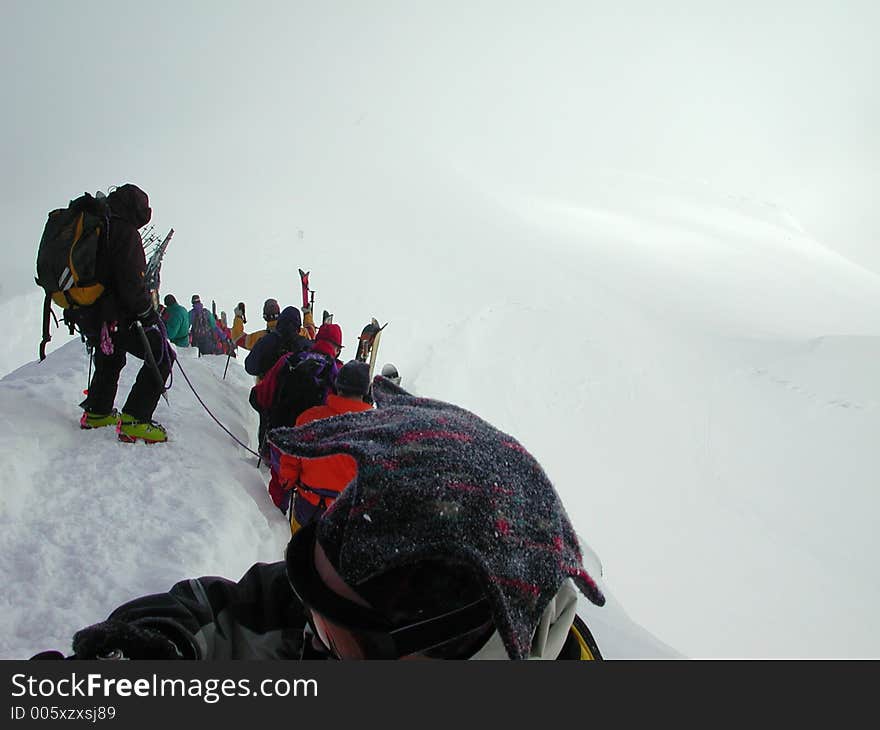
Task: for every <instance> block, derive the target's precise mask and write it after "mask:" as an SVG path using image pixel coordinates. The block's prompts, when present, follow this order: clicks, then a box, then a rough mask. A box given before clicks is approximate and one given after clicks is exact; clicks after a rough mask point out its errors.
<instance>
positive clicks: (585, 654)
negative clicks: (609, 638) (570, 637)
mask: <svg viewBox="0 0 880 730" xmlns="http://www.w3.org/2000/svg"><path fill="white" fill-rule="evenodd" d="M571 631H572V633H573V634H574V636H575V638H576V639H577V642H578V646H580V648H581V655H580V657H578V658H579V659H580V660H581V661H592V660H594V659H595V658H596V657H594V656H593V652H591V651H590V647H589V646H587V642H586V641H585V640H584V637H583V636H581V632H580V631H578V630H577V627H576V626H575V625H574V624H572V627H571Z"/></svg>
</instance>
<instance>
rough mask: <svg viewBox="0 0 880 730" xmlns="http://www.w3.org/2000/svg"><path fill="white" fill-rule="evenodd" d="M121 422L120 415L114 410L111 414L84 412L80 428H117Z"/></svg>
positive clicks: (80, 420)
mask: <svg viewBox="0 0 880 730" xmlns="http://www.w3.org/2000/svg"><path fill="white" fill-rule="evenodd" d="M117 421H119V414H118V413H117V412H116V409H115V408H114V409H113V410H112V411H110V413H90V412H89V411H83V414H82V418H80V419H79V427H80V428H101V426H115V425H116V423H117Z"/></svg>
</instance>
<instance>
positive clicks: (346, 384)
mask: <svg viewBox="0 0 880 730" xmlns="http://www.w3.org/2000/svg"><path fill="white" fill-rule="evenodd" d="M369 389H370V366H369V365H367V363H365V362H361V361H360V360H349V361H348V362H347V363H345V365H343V366H342V368H341V369H340V370H339V374H338V375H337V376H336V390H337V391H339V392H340V393H341V394H343V395H360V396H365V395H366V394H367V391H368V390H369Z"/></svg>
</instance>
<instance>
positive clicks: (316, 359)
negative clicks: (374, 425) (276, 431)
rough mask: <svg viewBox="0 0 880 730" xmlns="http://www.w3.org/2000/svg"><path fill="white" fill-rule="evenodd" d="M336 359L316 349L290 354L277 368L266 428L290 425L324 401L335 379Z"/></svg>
mask: <svg viewBox="0 0 880 730" xmlns="http://www.w3.org/2000/svg"><path fill="white" fill-rule="evenodd" d="M336 371H337V366H336V362H335V361H334V360H333V359H332V358H330V357H328V356H327V355H323V354H321V353H319V352H314V351H311V350H309V351H307V352H302V353H298V354H296V355H290V356H288V357H287V361H286V363H285V365H284V367H282V368H281V369H280V370H279V371H278V378H277V382H276V387H275V396H274V398H273V399H272V406H271V407H270V408H269V413H268V423H267V424H266V425H267V428H277V427H279V426H293V425H295V424H296V419H297V418H299V415H300V414H301V413H302V412H303V411H305V410H307V409H309V408H311V407H312V406H319V405H321V404H323V403H326V401H327V394H328V392H329V391H330V388H331V387H332V385H333V383H334V382H335V381H336Z"/></svg>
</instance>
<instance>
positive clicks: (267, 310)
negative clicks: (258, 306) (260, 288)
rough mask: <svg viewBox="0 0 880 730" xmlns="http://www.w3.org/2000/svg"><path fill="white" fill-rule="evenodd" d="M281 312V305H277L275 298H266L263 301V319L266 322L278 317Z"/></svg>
mask: <svg viewBox="0 0 880 730" xmlns="http://www.w3.org/2000/svg"><path fill="white" fill-rule="evenodd" d="M279 314H281V307H279V306H278V300H277V299H267V300H266V301H265V302H263V319H265V320H266V321H267V322H270V321H272V320H275V319H278V315H279Z"/></svg>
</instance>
